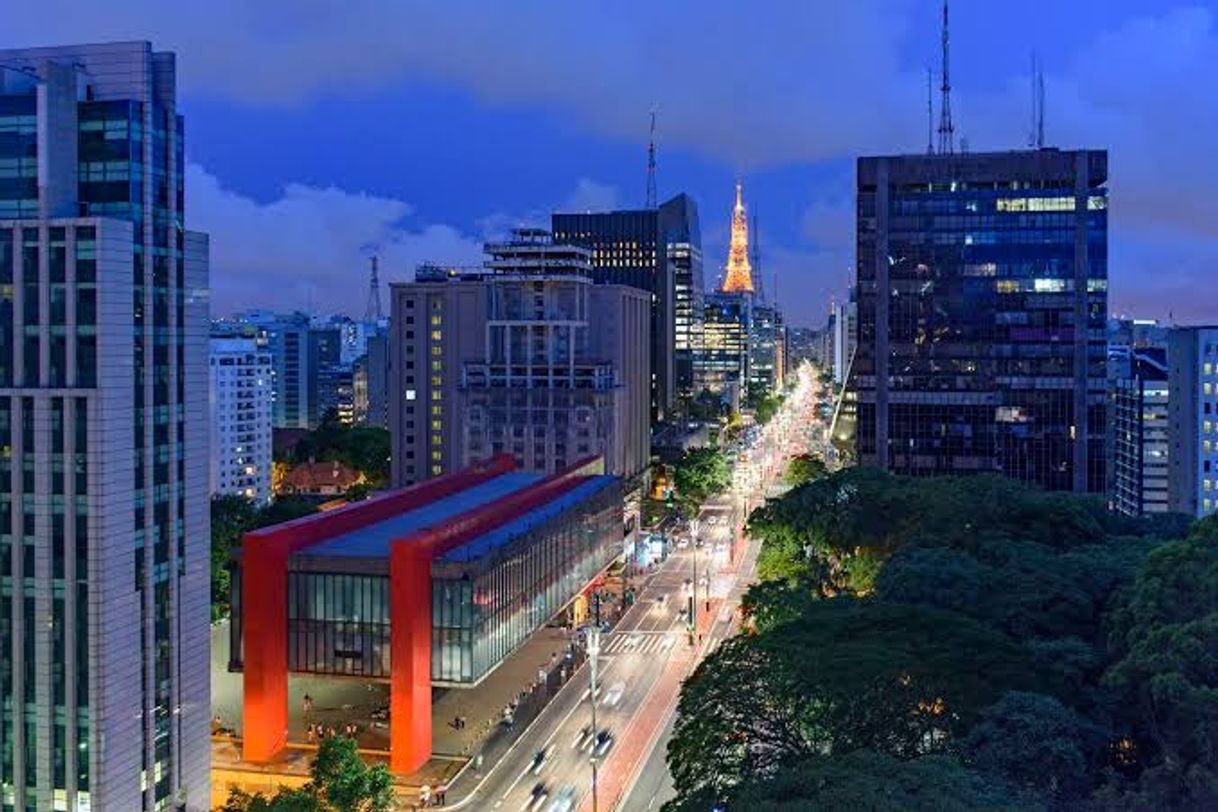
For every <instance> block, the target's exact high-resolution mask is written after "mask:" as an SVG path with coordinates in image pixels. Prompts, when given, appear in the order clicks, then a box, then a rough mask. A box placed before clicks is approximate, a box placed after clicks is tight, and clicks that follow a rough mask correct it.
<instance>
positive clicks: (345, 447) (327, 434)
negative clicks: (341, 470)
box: [287, 415, 391, 488]
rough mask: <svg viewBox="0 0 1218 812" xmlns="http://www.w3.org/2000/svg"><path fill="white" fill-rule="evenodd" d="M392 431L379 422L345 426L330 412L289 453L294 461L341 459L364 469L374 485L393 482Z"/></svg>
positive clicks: (352, 465)
mask: <svg viewBox="0 0 1218 812" xmlns="http://www.w3.org/2000/svg"><path fill="white" fill-rule="evenodd" d="M390 444H391V438H390V436H389V432H388V431H386V430H385V429H382V428H377V427H375V426H344V425H342V424H341V423H339V422H338V420H337V419H336V418H335V417H334V416H333V415H327V417H326V419H325V420H323V421H322V423H321V425H319V426H318V427H317V428H316V429H314V430H313V431H311V432H309V433H308V434H306V435H304V436H303V437H301V438H300V439H299V440H298V441H297V442H296V444H295V445H294V446H292V449H291V451H290V452H289V454H288V459H287V461H288V462H290V463H293V464H297V465H298V464H300V463H304V462H308V461H309V460H317V461H322V462H331V461H337V462H341V463H342V464H343V465H346V466H347V467H348V468H353V469H355V470H357V471H362V472H363V474H364V476H365V477H366V478H367V480H368V484H369V486H370V487H372V488H381V487H384V486H385V485H387V484H388V482H389V454H390Z"/></svg>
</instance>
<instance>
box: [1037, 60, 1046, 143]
mask: <svg viewBox="0 0 1218 812" xmlns="http://www.w3.org/2000/svg"><path fill="white" fill-rule="evenodd" d="M1036 148H1037V149H1044V148H1045V72H1044V71H1043V70H1041V69H1040V67H1039V66H1037V68H1036Z"/></svg>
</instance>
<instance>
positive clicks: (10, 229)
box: [0, 42, 210, 811]
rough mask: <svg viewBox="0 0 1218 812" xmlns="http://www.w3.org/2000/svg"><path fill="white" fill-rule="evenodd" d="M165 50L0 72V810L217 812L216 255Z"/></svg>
mask: <svg viewBox="0 0 1218 812" xmlns="http://www.w3.org/2000/svg"><path fill="white" fill-rule="evenodd" d="M182 155H183V152H182V119H181V117H180V116H178V115H177V113H176V101H175V65H174V55H173V54H171V53H157V52H154V51H153V50H152V47H151V45H149V44H148V43H146V42H130V43H120V44H111V45H86V46H73V47H63V48H38V49H30V50H9V51H0V311H2V315H3V319H2V321H0V451H2V454H0V808H2V809H4V810H23V811H25V810H53V809H61V810H77V811H79V810H87V809H106V810H110V809H115V810H119V809H121V810H156V809H191V810H194V809H199V810H202V809H206V808H208V805H209V803H210V796H209V784H208V780H209V778H208V767H209V760H210V742H209V738H208V733H209V729H208V726H209V724H210V711H209V696H208V694H209V684H208V676H209V671H208V654H207V652H208V621H209V608H208V604H209V584H208V580H209V577H208V561H209V554H208V547H209V524H208V523H209V519H208V505H207V499H206V494H207V480H208V463H207V454H208V450H207V432H206V431H205V430H203V428H204V427H205V426H206V425H207V419H208V418H207V402H208V401H207V358H206V352H207V343H206V342H207V338H206V336H207V239H206V236H205V235H202V234H195V233H192V232H188V231H186V230H185V228H184V219H183V202H184V201H183V183H182V166H183V160H182Z"/></svg>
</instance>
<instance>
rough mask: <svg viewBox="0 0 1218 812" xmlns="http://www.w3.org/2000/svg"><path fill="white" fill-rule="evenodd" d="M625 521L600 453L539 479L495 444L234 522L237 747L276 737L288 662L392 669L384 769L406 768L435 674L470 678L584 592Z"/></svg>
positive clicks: (425, 733) (426, 744) (310, 671)
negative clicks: (399, 482) (472, 460)
mask: <svg viewBox="0 0 1218 812" xmlns="http://www.w3.org/2000/svg"><path fill="white" fill-rule="evenodd" d="M622 522H623V515H622V488H621V482H620V480H619V479H618V478H617V477H612V476H605V475H604V474H603V471H602V466H601V464H600V461H599V460H597V459H595V458H593V459H589V460H581V461H579V462H578V463H577V464H575V465H572V466H571V467H569V468H568V469H566V470H564V471H561V472H558V473H556V474H553V475H551V476H543V475H541V474H538V473H527V472H521V471H518V470H515V469H514V467H513V465H512V460H511V457H509V456H507V455H504V456H501V457H497V458H495V459H493V460H488V461H486V462H483V463H479V464H478V465H476V466H473V467H471V468H469V469H466V470H464V471H460V472H455V473H448V474H444V475H442V476H439V477H435V478H433V479H430V480H428V481H427V482H423V483H420V484H417V485H414V486H412V487H410V488H406V489H404V490H400V491H395V492H393V493H389V494H386V495H384V496H381V497H378V498H374V499H371V500H367V501H362V502H358V503H354V504H352V505H348V506H346V507H344V508H340V509H338V510H333V511H327V512H325V513H321V514H317V515H315V516H312V517H309V518H308V519H306V520H304V521H303V522H295V523H292V525H291V526H287V525H280V526H278V527H272V528H267V529H265V530H260V531H255V532H252V533H248V534H246V536H245V538H244V540H243V542H242V545H241V551H240V553H239V560H238V561H237V562H235V563H236V565H237V566H236V570H235V573H234V582H233V595H234V606H233V617H234V620H233V623H232V625H231V627H230V634H231V642H230V647H229V650H230V658H231V662H230V668H231V669H232V670H239V671H242V672H243V679H244V697H243V701H244V713H243V723H244V730H243V737H242V749H243V757H244V758H245V760H247V761H251V762H255V763H257V762H270V761H273V760H274V759H275V758H276V757H277V756H278V755H279V754H280V753H281V752H282V751H283V749H284V747H285V746H286V745H287V744H288V740H287V736H288V730H289V721H288V720H289V712H290V710H289V707H288V678H289V675H290V674H307V675H310V676H312V677H314V678H318V677H323V678H324V677H335V678H348V679H349V678H353V677H354V678H361V679H365V680H387V681H388V682H389V685H390V694H389V708H390V713H389V740H390V746H389V752H390V755H389V766H390V769H391V770H393V772H395V773H399V774H408V773H411V772H413V771H415V770H417V769H419V768H420V767H421V766H423V765H424V764H425V763H426V762H427V760H428V758H429V757H430V756H431V745H432V706H431V701H432V689H433V686H439V687H444V688H449V689H457V690H460V689H465V688H470V687H472V686H474V685H477V684H478V683H479V682H480V681H481V680H482V679H483V678H484V677H485V676H486V675H487V674H488V673H490V672H491V671H492V670H493V669H494V668H495V667H496V666H497V665H498V664H499V663H500V662H502V661H503V659H504V658H505V657H506V656H508V655H509V654H510V653H511V652H512V651H513V650H515V649H516V648H517V647H518V646H519V645H520V644H521V643H522V642H524V641H525V640H526V639H527V638H528V636H529V635H530V634H532V633H533V632H535V631H536V630H537V629H539V628H541V627H542V626H543V625H545V624H546V623H547V622H548V621H550V620H551V619H552V618H554V617H555V616H557V615H558V614H559V613H560V612H561V611H562V610H563V609H564V607H566V606H567V605H568V604H570V603H571V602H572V601H573V600H575V599H577V597H578V596H579V595H581V594H583V593H585V592H586V590H587V589H589V588H590V586H591V584H592V582H593V579H594V578H595V577H596V576H597V574H598V573H600V572H602V571H603V570H604V569H605V568H606V567H607V566H608V565H609V564H610V562H612V561H613V560H614V559H615V558H616V557H618V556H619V555H620V554H621V552H622V543H623V542H622ZM296 743H297V744H303V743H304V742H296Z"/></svg>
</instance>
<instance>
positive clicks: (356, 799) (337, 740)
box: [221, 736, 394, 812]
mask: <svg viewBox="0 0 1218 812" xmlns="http://www.w3.org/2000/svg"><path fill="white" fill-rule="evenodd" d="M310 775H311V780H310V781H309V783H308V784H306V785H305V786H304V787H303V788H300V789H287V788H284V789H280V790H279V791H278V792H276V793H275V795H274V796H272V797H271V798H267V797H266V796H265V795H263V794H262V793H255V794H253V795H250V794H249V793H247V792H243V791H241V790H239V789H234V790H232V792H230V793H229V796H228V800H227V801H226V802H225V804H224V806H223V807H221V810H222V812H389V810H391V809H393V808H394V794H393V776H392V775H391V774H390V773H389V771H388V770H387V769H386V768H385V765H384V764H377V765H375V766H369V765H368V764H366V763H364V761H363V759H361V758H360V756H359V751H358V750H357V749H356V744H355V741H354V740H353V739H348V738H345V737H338V736H331V737H329V738H327V739H324V740H322V743H321V745H320V746H319V747H318V749H317V756H316V757H315V758H314V759H313V764H312V766H311V767H310Z"/></svg>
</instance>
